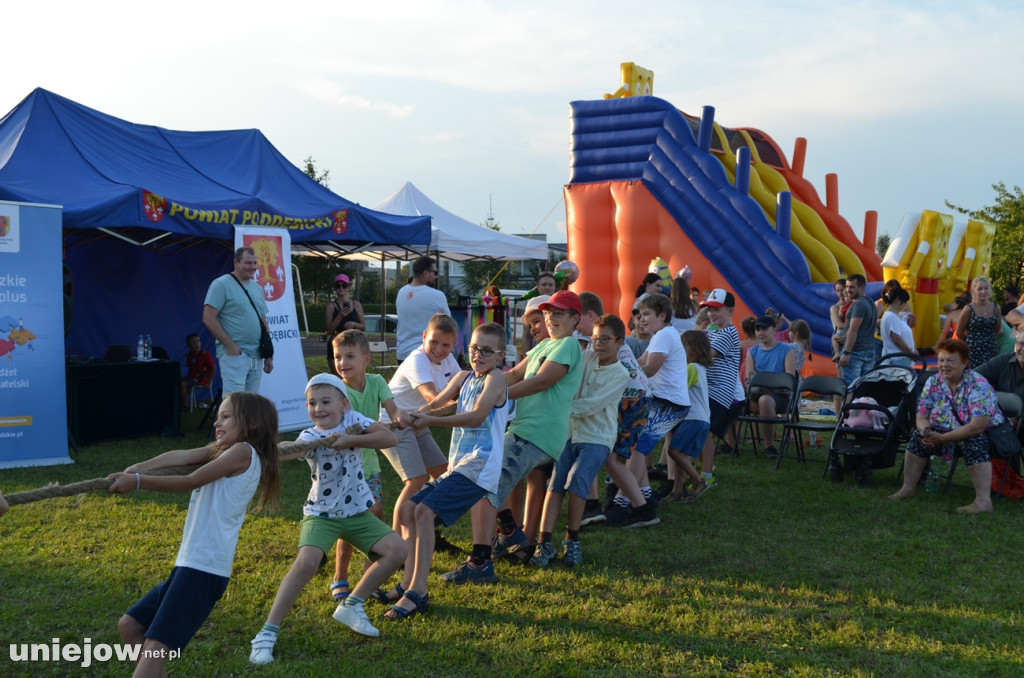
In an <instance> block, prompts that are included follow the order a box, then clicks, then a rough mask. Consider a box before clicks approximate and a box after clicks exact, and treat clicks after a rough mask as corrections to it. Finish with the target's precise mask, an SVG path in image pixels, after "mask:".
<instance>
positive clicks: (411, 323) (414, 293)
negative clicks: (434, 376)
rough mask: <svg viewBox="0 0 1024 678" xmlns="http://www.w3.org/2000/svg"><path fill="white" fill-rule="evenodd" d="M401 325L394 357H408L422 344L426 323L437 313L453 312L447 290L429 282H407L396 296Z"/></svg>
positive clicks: (396, 309) (398, 329)
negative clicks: (411, 283) (435, 287)
mask: <svg viewBox="0 0 1024 678" xmlns="http://www.w3.org/2000/svg"><path fill="white" fill-rule="evenodd" d="M395 311H396V313H397V314H398V327H397V328H396V330H395V343H396V346H395V356H396V357H397V358H398V359H399V360H405V359H406V357H408V355H409V354H410V353H412V352H413V351H414V350H416V347H417V346H420V345H421V344H422V343H423V332H424V331H425V330H426V329H427V322H429V320H430V317H431V316H432V315H434V314H435V313H444V314H445V315H451V314H452V312H451V311H450V310H449V309H448V299H447V297H445V296H444V292H442V291H441V290H437V289H434V288H433V287H431V286H430V285H405V286H404V287H402V289H400V290H398V295H397V296H396V297H395Z"/></svg>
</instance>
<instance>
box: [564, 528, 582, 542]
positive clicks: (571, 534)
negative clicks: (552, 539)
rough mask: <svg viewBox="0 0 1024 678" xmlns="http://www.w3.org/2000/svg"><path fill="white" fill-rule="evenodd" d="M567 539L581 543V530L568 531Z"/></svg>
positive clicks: (566, 533)
mask: <svg viewBox="0 0 1024 678" xmlns="http://www.w3.org/2000/svg"><path fill="white" fill-rule="evenodd" d="M565 538H566V539H568V540H569V541H579V540H580V531H579V530H566V531H565Z"/></svg>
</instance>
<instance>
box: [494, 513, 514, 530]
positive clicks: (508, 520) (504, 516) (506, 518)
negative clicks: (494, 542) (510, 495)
mask: <svg viewBox="0 0 1024 678" xmlns="http://www.w3.org/2000/svg"><path fill="white" fill-rule="evenodd" d="M497 517H498V530H499V531H500V532H501V533H502V534H512V533H513V532H515V530H516V527H517V525H516V519H515V517H514V516H513V515H512V511H510V510H509V509H505V510H504V511H501V512H499V513H498V516H497Z"/></svg>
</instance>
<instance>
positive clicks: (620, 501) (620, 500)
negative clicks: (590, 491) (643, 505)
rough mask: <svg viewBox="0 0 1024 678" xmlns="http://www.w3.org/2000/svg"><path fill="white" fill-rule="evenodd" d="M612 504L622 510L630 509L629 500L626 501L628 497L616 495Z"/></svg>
mask: <svg viewBox="0 0 1024 678" xmlns="http://www.w3.org/2000/svg"><path fill="white" fill-rule="evenodd" d="M612 503H613V504H615V505H616V506H620V507H622V508H629V499H626V496H625V495H622V494H617V495H615V499H613V500H612Z"/></svg>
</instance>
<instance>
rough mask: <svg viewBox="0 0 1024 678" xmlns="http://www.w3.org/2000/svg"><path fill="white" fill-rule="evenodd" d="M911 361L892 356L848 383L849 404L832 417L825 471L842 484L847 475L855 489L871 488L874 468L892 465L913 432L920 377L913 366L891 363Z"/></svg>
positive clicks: (898, 355)
mask: <svg viewBox="0 0 1024 678" xmlns="http://www.w3.org/2000/svg"><path fill="white" fill-rule="evenodd" d="M900 357H910V358H917V356H912V355H910V354H906V353H892V354H888V355H884V356H882V358H881V360H879V361H878V363H877V364H876V365H875V366H874V367H873V368H872V369H871V371H869V372H868V373H866V374H864V375H861V377H859V378H858V379H857V380H856V381H854V382H853V383H852V384H850V388H849V389H848V391H847V393H848V394H849V400H848V401H847V402H846V403H844V404H843V407H842V411H841V412H840V414H839V416H837V417H836V428H835V431H834V432H833V434H832V442H831V444H830V445H829V451H828V461H827V462H826V463H825V473H827V474H829V479H830V480H831V481H832V482H836V483H838V482H842V480H843V477H844V475H845V474H846V473H847V472H852V473H853V474H854V478H855V479H856V481H857V484H858V485H861V486H862V487H866V486H868V485H870V484H871V472H872V470H874V469H882V468H890V467H892V466H895V465H896V452H897V450H898V448H899V446H900V444H902V443H905V442H906V441H907V440H909V439H910V434H911V432H913V430H914V411H915V409H916V401H917V398H916V393H917V392H918V391H917V390H916V389H915V386H917V383H918V379H919V377H920V373H919V372H918V371H917V370H915V369H914V368H913V367H905V366H903V365H895V364H892V360H893V359H894V358H900Z"/></svg>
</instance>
